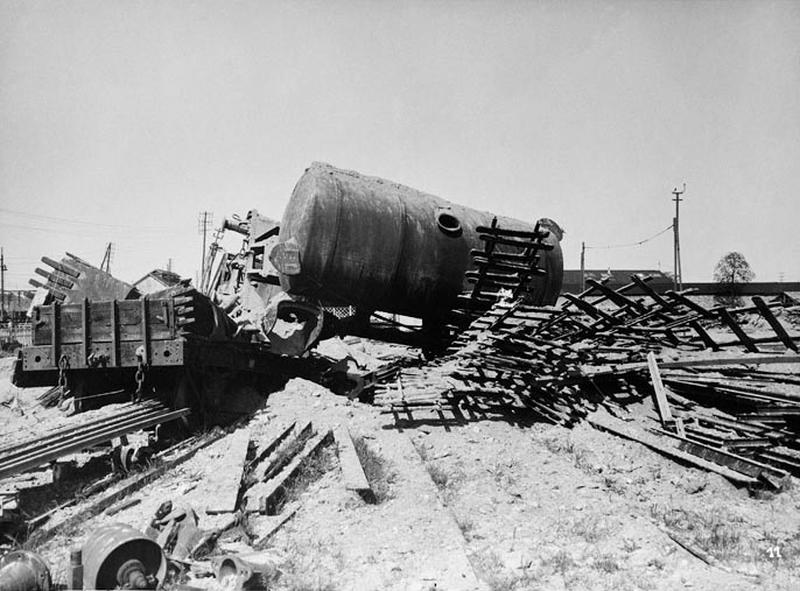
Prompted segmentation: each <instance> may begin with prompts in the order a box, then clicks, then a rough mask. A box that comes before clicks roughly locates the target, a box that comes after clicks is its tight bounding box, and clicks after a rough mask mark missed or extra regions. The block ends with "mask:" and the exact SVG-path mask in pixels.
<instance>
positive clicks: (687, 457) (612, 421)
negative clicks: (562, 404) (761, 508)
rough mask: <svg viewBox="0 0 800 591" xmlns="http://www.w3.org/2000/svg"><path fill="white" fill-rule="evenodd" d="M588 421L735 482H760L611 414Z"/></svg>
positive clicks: (748, 483)
mask: <svg viewBox="0 0 800 591" xmlns="http://www.w3.org/2000/svg"><path fill="white" fill-rule="evenodd" d="M587 421H588V422H589V424H591V425H592V426H593V427H597V428H598V429H603V430H606V431H608V432H610V433H613V434H615V435H619V436H620V437H624V438H625V439H630V440H631V441H636V442H638V443H641V444H642V445H644V446H645V447H649V448H650V449H652V450H653V451H656V452H658V453H660V454H663V455H665V456H667V457H669V458H672V459H676V460H679V461H682V462H686V463H687V464H692V465H693V466H695V467H697V468H701V469H704V470H708V471H710V472H715V473H717V474H720V475H721V476H724V477H725V478H727V479H728V480H730V481H731V482H733V483H734V484H738V485H744V486H752V485H755V484H757V483H758V479H756V478H752V477H750V476H746V475H744V474H741V473H740V472H736V471H735V470H731V469H730V468H728V467H726V466H721V465H719V464H716V463H714V462H710V461H708V460H704V459H703V458H700V457H698V456H695V455H692V454H690V453H688V452H685V451H682V450H679V449H677V448H676V447H674V446H672V445H669V443H667V442H664V441H659V440H658V438H656V437H655V436H653V435H650V434H647V433H640V432H636V431H634V430H632V429H630V428H629V427H628V426H627V425H625V424H624V422H623V421H621V420H620V419H616V418H614V417H612V416H610V415H603V414H600V413H595V414H594V415H592V416H590V417H588V418H587Z"/></svg>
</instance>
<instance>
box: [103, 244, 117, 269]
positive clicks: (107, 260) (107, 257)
mask: <svg viewBox="0 0 800 591" xmlns="http://www.w3.org/2000/svg"><path fill="white" fill-rule="evenodd" d="M113 256H114V243H113V242H109V243H108V244H106V252H105V254H103V262H102V263H100V270H101V271H105V272H106V273H111V258H112V257H113Z"/></svg>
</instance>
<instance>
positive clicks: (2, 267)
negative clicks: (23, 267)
mask: <svg viewBox="0 0 800 591" xmlns="http://www.w3.org/2000/svg"><path fill="white" fill-rule="evenodd" d="M6 270H7V268H6V258H5V253H4V252H3V247H2V246H0V322H5V321H6Z"/></svg>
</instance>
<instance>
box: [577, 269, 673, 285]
mask: <svg viewBox="0 0 800 591" xmlns="http://www.w3.org/2000/svg"><path fill="white" fill-rule="evenodd" d="M583 273H584V275H585V276H586V277H587V278H592V279H601V278H603V277H609V276H610V277H611V278H613V279H620V280H623V281H627V280H628V278H629V277H630V276H631V275H639V276H640V277H644V276H647V275H650V276H652V277H653V281H668V282H670V283H672V277H670V276H669V275H667V274H665V273H664V272H662V271H658V270H656V269H585V270H584V272H583ZM580 279H581V270H580V269H564V283H579V282H580Z"/></svg>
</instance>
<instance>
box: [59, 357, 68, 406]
mask: <svg viewBox="0 0 800 591" xmlns="http://www.w3.org/2000/svg"><path fill="white" fill-rule="evenodd" d="M68 369H69V359H68V358H67V356H66V355H61V358H60V359H59V360H58V387H59V389H60V390H61V394H60V398H63V397H64V396H65V395H66V393H67V391H68V390H67V370H68Z"/></svg>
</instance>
